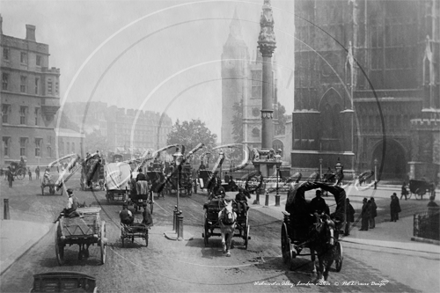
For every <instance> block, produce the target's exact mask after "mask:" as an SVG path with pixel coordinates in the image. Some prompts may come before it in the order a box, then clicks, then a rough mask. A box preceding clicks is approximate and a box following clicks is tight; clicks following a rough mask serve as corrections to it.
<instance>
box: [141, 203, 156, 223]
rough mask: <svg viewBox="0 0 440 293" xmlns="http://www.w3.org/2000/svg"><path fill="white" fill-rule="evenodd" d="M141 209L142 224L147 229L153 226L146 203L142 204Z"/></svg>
mask: <svg viewBox="0 0 440 293" xmlns="http://www.w3.org/2000/svg"><path fill="white" fill-rule="evenodd" d="M142 207H143V208H144V211H143V212H142V224H143V225H145V226H147V227H150V226H153V216H152V215H151V213H150V209H148V208H147V203H146V202H144V203H143V204H142Z"/></svg>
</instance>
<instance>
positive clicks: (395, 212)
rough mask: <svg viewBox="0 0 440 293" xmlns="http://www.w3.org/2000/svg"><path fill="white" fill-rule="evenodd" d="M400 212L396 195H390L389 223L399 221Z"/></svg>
mask: <svg viewBox="0 0 440 293" xmlns="http://www.w3.org/2000/svg"><path fill="white" fill-rule="evenodd" d="M400 211H401V210H400V204H399V198H398V197H397V195H396V193H393V194H392V195H391V203H390V213H391V222H396V221H397V220H398V219H399V213H400Z"/></svg>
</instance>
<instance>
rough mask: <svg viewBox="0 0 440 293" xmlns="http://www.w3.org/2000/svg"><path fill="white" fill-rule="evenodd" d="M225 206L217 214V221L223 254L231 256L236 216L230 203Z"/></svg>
mask: <svg viewBox="0 0 440 293" xmlns="http://www.w3.org/2000/svg"><path fill="white" fill-rule="evenodd" d="M225 204H226V206H225V207H224V208H223V209H222V210H221V211H220V212H219V213H218V220H219V224H220V229H221V233H222V245H223V252H224V253H226V256H231V252H230V251H229V249H230V248H231V247H232V237H233V236H234V231H235V226H236V225H237V214H236V213H235V212H234V210H233V208H232V201H228V202H225Z"/></svg>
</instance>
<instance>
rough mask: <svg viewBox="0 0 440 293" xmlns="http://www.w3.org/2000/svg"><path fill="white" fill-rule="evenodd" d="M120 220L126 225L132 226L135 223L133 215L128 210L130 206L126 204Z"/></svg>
mask: <svg viewBox="0 0 440 293" xmlns="http://www.w3.org/2000/svg"><path fill="white" fill-rule="evenodd" d="M119 219H120V220H121V223H122V224H124V225H131V224H133V222H134V217H133V213H132V212H131V211H130V210H129V209H128V204H126V203H124V205H123V206H122V211H120V212H119Z"/></svg>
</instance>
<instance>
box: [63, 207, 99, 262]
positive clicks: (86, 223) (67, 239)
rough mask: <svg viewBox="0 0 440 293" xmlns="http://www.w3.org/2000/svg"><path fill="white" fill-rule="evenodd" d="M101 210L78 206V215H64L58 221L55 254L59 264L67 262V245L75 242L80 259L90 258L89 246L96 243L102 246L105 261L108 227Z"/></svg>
mask: <svg viewBox="0 0 440 293" xmlns="http://www.w3.org/2000/svg"><path fill="white" fill-rule="evenodd" d="M100 211H101V208H99V207H87V208H78V209H77V210H76V213H77V216H76V217H72V218H71V217H69V216H67V215H62V216H61V218H60V219H59V220H58V221H57V222H56V227H55V254H56V258H57V262H58V264H59V265H63V264H64V262H65V258H64V249H65V247H66V246H72V245H75V244H77V245H78V246H79V253H78V259H79V260H82V259H84V258H88V257H89V246H91V245H95V244H96V245H97V246H99V247H100V259H101V263H102V264H104V263H105V258H106V247H107V239H106V227H105V221H101V217H100Z"/></svg>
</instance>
